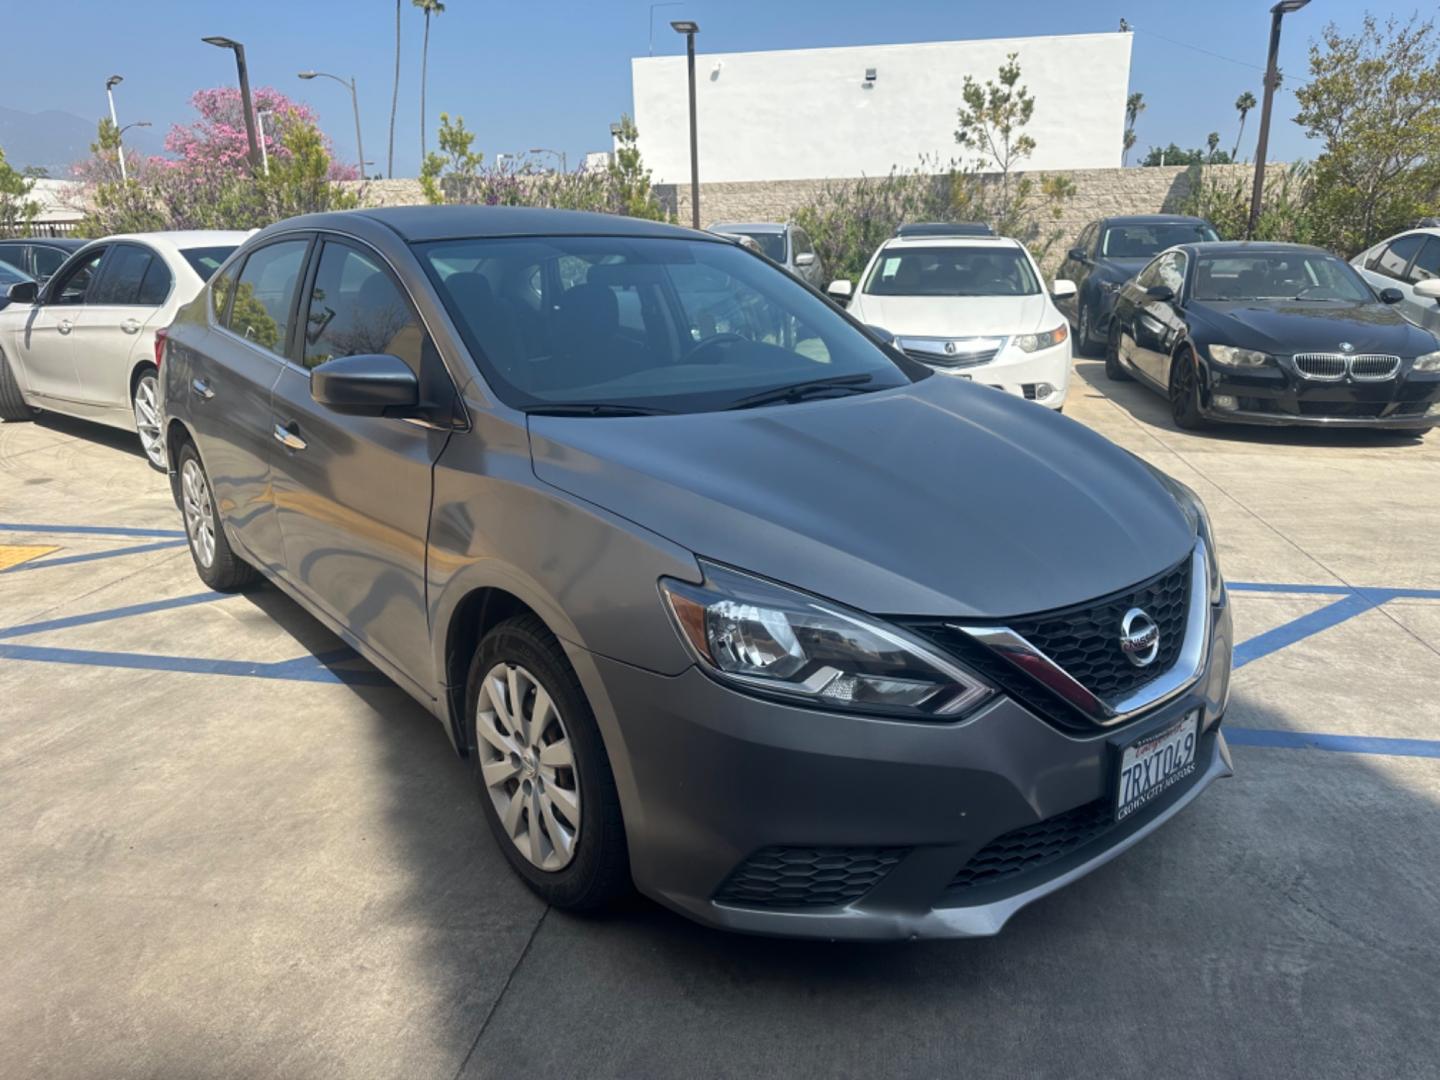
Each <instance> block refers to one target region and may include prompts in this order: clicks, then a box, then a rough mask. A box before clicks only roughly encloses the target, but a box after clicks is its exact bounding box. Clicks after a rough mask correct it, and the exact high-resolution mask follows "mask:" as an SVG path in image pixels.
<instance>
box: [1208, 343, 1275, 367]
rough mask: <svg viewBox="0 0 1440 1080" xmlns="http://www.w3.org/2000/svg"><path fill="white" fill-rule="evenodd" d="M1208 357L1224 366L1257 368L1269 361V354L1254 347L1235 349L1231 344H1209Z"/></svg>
mask: <svg viewBox="0 0 1440 1080" xmlns="http://www.w3.org/2000/svg"><path fill="white" fill-rule="evenodd" d="M1208 348H1209V350H1210V359H1212V360H1214V361H1215V362H1216V363H1217V364H1224V365H1225V366H1226V367H1237V368H1257V367H1264V366H1265V365H1266V364H1268V363H1270V354H1269V353H1263V352H1257V351H1256V350H1254V349H1237V348H1236V347H1235V346H1233V345H1211V346H1209V347H1208Z"/></svg>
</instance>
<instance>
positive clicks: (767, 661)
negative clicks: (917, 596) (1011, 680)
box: [660, 561, 995, 721]
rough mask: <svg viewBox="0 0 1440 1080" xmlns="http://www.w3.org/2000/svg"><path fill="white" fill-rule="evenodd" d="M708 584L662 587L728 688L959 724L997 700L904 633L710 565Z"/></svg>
mask: <svg viewBox="0 0 1440 1080" xmlns="http://www.w3.org/2000/svg"><path fill="white" fill-rule="evenodd" d="M700 566H701V569H702V570H703V571H704V573H705V583H704V584H703V585H692V584H690V583H689V582H684V581H675V580H674V579H672V578H662V579H661V580H660V592H661V594H662V595H663V596H664V598H665V602H666V604H667V606H668V607H669V608H670V612H671V614H672V616H673V617H674V620H675V625H676V627H677V628H678V629H679V631H680V636H681V637H682V638H683V639H684V640H685V642H686V644H688V645H689V646H690V649H691V651H692V652H693V653H694V654H695V657H696V659H698V660H699V661H700V663H701V665H702V666H703V667H704V668H705V670H706V671H708V672H709V673H710V674H711V675H713V676H715V677H716V678H718V679H720V680H721V681H723V682H726V683H730V684H732V685H735V686H738V687H741V688H743V689H746V690H749V691H752V692H759V693H762V694H769V695H774V696H776V697H783V698H787V699H791V700H794V701H797V702H800V703H804V704H809V705H811V706H814V707H817V708H824V709H836V710H845V711H850V712H863V713H870V714H872V715H873V714H890V715H898V716H905V717H909V718H912V719H914V718H918V719H932V720H947V721H950V720H955V719H957V718H959V717H960V716H962V715H964V714H965V713H967V712H970V711H972V710H973V709H974V708H975V707H976V706H978V705H979V704H980V703H981V702H983V701H985V700H987V699H988V698H989V697H990V696H991V695H993V694H994V693H995V691H994V689H993V688H992V687H991V686H990V685H989V684H988V683H986V682H985V681H984V680H983V679H981V678H980V677H979V676H977V675H975V674H973V673H972V672H970V671H967V670H966V669H964V668H963V667H961V666H960V665H959V664H957V663H956V662H955V661H953V660H950V659H949V658H947V657H944V656H941V655H939V654H938V653H936V652H934V651H933V650H931V649H930V648H928V647H927V646H926V645H925V644H923V643H922V642H920V641H917V640H915V639H914V638H912V637H910V636H909V635H908V634H906V633H904V632H903V631H901V630H899V629H898V628H896V627H891V626H886V625H885V624H883V623H881V622H878V621H877V620H874V619H871V618H869V617H867V616H864V615H861V614H859V613H858V612H853V611H849V610H847V609H845V608H842V607H840V606H839V605H837V604H831V603H829V602H828V601H825V600H821V599H820V598H819V597H814V596H810V595H808V594H806V593H802V592H798V591H796V590H794V589H788V588H785V587H784V586H782V585H776V584H774V583H772V582H769V581H765V580H762V579H760V578H755V577H751V576H750V575H748V574H742V573H740V572H739V571H736V570H729V569H726V568H725V567H723V566H716V565H715V564H713V563H707V562H703V561H702V562H701V564H700Z"/></svg>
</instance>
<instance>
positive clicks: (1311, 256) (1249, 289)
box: [1195, 251, 1374, 302]
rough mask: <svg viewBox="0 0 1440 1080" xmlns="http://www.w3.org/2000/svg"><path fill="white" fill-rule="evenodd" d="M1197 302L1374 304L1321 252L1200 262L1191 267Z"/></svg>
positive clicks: (1349, 273) (1356, 279)
mask: <svg viewBox="0 0 1440 1080" xmlns="http://www.w3.org/2000/svg"><path fill="white" fill-rule="evenodd" d="M1195 299H1196V300H1347V301H1352V302H1359V301H1364V300H1372V299H1374V297H1373V296H1371V294H1370V291H1369V289H1367V288H1366V286H1365V283H1364V282H1363V281H1362V280H1361V279H1360V276H1359V275H1358V274H1356V273H1355V271H1354V270H1352V269H1351V268H1350V266H1349V265H1347V264H1346V263H1344V262H1342V261H1341V260H1340V259H1337V258H1336V257H1335V256H1333V255H1326V254H1323V253H1321V252H1292V251H1280V252H1255V253H1253V254H1245V255H1211V256H1203V255H1202V256H1201V257H1200V259H1199V261H1198V262H1197V263H1196V264H1195Z"/></svg>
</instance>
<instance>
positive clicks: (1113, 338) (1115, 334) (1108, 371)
mask: <svg viewBox="0 0 1440 1080" xmlns="http://www.w3.org/2000/svg"><path fill="white" fill-rule="evenodd" d="M1105 377H1106V378H1107V379H1109V380H1110V381H1111V382H1129V381H1130V373H1129V372H1128V371H1126V370H1125V365H1124V364H1122V363H1121V362H1120V324H1119V323H1117V322H1115V321H1113V320H1112V321H1111V323H1110V337H1109V340H1107V341H1106V343H1105Z"/></svg>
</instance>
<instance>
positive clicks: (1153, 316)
mask: <svg viewBox="0 0 1440 1080" xmlns="http://www.w3.org/2000/svg"><path fill="white" fill-rule="evenodd" d="M1184 283H1185V256H1184V254H1183V253H1182V252H1179V251H1167V252H1164V253H1162V254H1160V255H1157V256H1156V257H1155V259H1154V261H1153V262H1151V263H1150V265H1149V266H1147V267H1146V268H1145V269H1144V270H1142V271H1141V272H1140V276H1139V277H1137V278H1136V279H1135V282H1134V284H1133V285H1127V286H1126V290H1127V293H1128V295H1129V296H1131V297H1132V298H1133V301H1134V313H1133V315H1132V317H1131V320H1130V321H1131V325H1130V327H1129V331H1130V335H1131V337H1132V339H1133V343H1134V344H1133V346H1132V349H1131V353H1130V362H1131V363H1132V364H1134V365H1135V367H1136V368H1138V369H1139V370H1140V372H1141V374H1143V375H1144V376H1145V377H1146V378H1148V379H1150V380H1151V381H1152V382H1155V383H1157V384H1159V385H1161V386H1164V385H1166V380H1167V378H1168V377H1169V363H1170V350H1171V349H1172V348H1173V347H1174V345H1175V343H1176V341H1177V340H1178V337H1177V333H1183V331H1184V324H1183V322H1182V321H1181V319H1180V316H1179V314H1178V313H1177V311H1176V310H1175V307H1176V304H1177V303H1178V302H1179V300H1180V293H1181V290H1182V288H1183V287H1184ZM1156 286H1165V287H1166V288H1169V289H1170V290H1171V291H1172V293H1173V298H1171V299H1165V298H1160V297H1154V296H1151V295H1149V292H1148V290H1149V289H1151V288H1153V287H1156Z"/></svg>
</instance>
